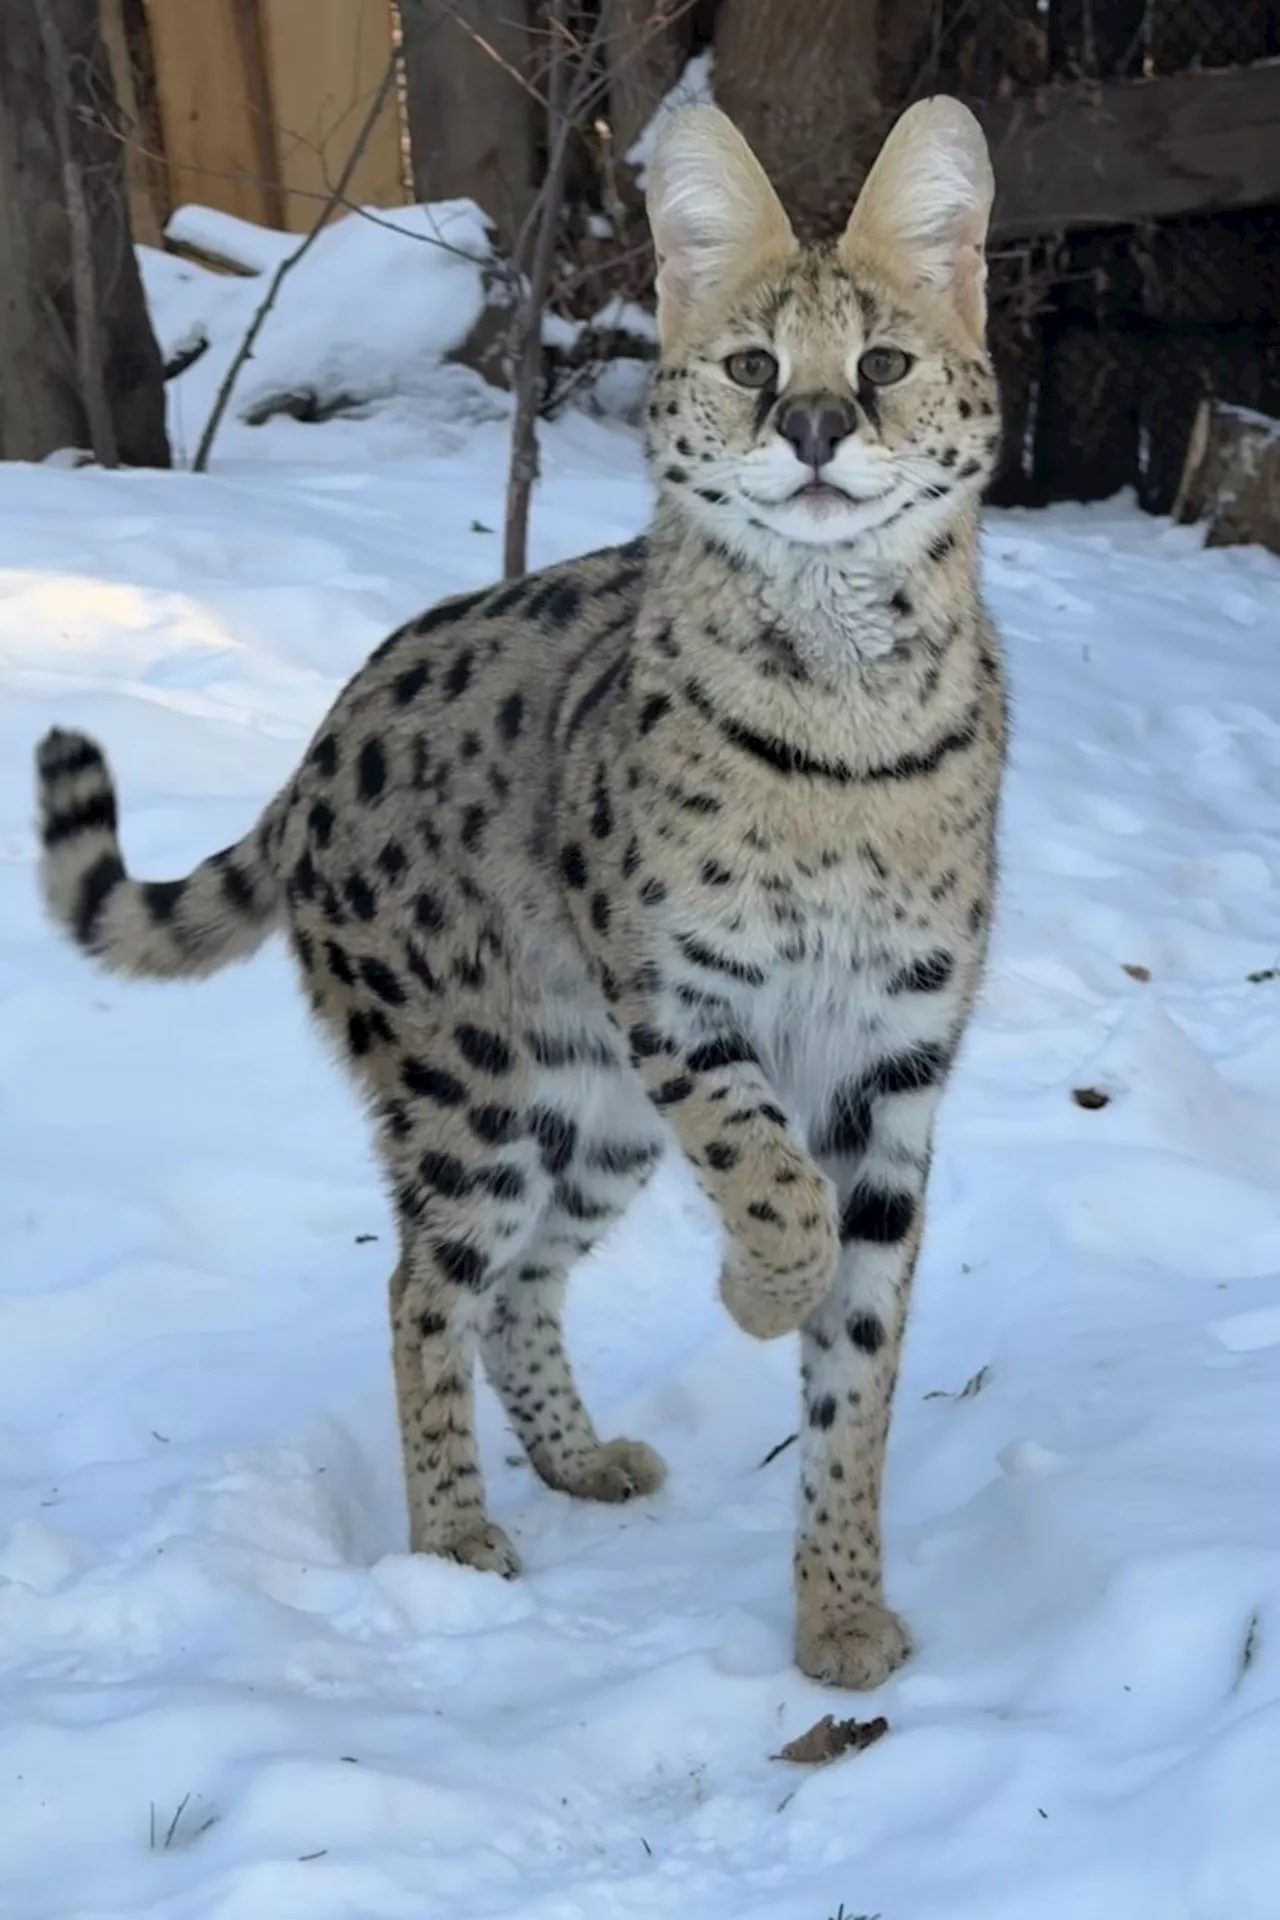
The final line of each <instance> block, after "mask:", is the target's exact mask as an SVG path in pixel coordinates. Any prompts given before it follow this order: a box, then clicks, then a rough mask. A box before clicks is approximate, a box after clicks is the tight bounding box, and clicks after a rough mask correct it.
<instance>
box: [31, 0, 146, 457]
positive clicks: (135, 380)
mask: <svg viewBox="0 0 1280 1920" xmlns="http://www.w3.org/2000/svg"><path fill="white" fill-rule="evenodd" d="M42 14H43V18H44V22H45V28H46V31H45V33H44V34H43V35H42V32H41V19H42ZM50 23H52V28H53V37H52V43H53V44H57V43H60V45H61V49H62V50H63V52H64V54H65V66H64V69H63V72H62V74H61V76H55V77H59V78H60V80H61V81H62V82H63V83H65V85H60V86H59V87H55V86H53V85H51V82H50V69H49V63H48V59H47V57H46V52H45V48H46V46H47V45H48V44H51V40H50V34H49V27H50ZM66 88H69V90H70V91H69V99H68V97H67V93H66V90H65V89H66ZM116 127H117V116H116V105H115V99H114V95H113V93H112V88H111V73H110V67H109V63H108V61H107V56H106V52H105V50H104V47H103V44H102V39H101V36H100V32H99V25H98V5H97V0H44V4H43V7H42V6H41V4H39V0H0V458H3V459H7V460H42V459H44V458H45V456H46V455H47V454H50V453H53V452H54V451H56V450H57V449H58V448H60V447H87V446H89V445H90V444H91V439H92V436H91V433H90V423H89V412H88V407H87V404H86V403H87V401H95V400H96V406H95V412H96V413H97V415H98V428H99V431H98V435H97V437H98V439H99V441H100V442H101V441H104V440H105V442H106V444H107V445H108V446H110V448H111V449H112V451H113V452H118V455H119V458H120V459H121V460H122V461H124V462H125V463H126V464H129V465H133V466H155V467H167V466H168V465H169V445H168V441H167V439H166V437H165V426H164V375H163V370H162V367H161V362H160V350H159V348H158V346H157V345H156V340H155V335H154V334H153V332H152V330H151V322H150V320H149V318H148V315H147V310H146V304H145V302H144V300H143V295H142V282H141V278H140V276H139V273H138V262H137V256H136V255H135V253H134V250H133V243H132V239H131V237H130V232H129V216H128V202H127V192H126V185H125V163H124V153H123V148H122V144H121V142H120V140H119V139H118V138H117V134H116V131H115V129H116ZM69 202H70V205H69ZM77 234H78V235H79V238H80V241H81V243H82V244H79V245H77V244H76V236H77ZM77 294H78V295H79V307H78V308H77ZM86 301H88V302H89V303H90V306H91V310H89V311H86ZM87 374H88V375H89V376H91V377H90V378H86V375H87ZM86 387H88V388H89V391H88V393H86ZM104 408H105V416H104V411H103V410H104Z"/></svg>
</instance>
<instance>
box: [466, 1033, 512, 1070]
mask: <svg viewBox="0 0 1280 1920" xmlns="http://www.w3.org/2000/svg"><path fill="white" fill-rule="evenodd" d="M453 1038H454V1042H455V1044H456V1045H457V1049H458V1052H459V1053H460V1054H461V1055H462V1057H463V1059H464V1060H465V1061H466V1062H467V1064H468V1066H472V1067H475V1069H476V1070H477V1072H479V1073H495V1074H497V1073H510V1071H511V1048H510V1047H509V1046H508V1045H507V1043H506V1041H505V1040H504V1039H503V1037H502V1035H501V1034H500V1033H493V1032H491V1031H490V1030H489V1029H488V1028H487V1027H473V1026H470V1025H468V1024H465V1023H464V1024H463V1025H462V1026H460V1027H455V1028H454V1030H453Z"/></svg>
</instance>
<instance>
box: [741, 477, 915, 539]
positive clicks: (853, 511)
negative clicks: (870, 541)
mask: <svg viewBox="0 0 1280 1920" xmlns="http://www.w3.org/2000/svg"><path fill="white" fill-rule="evenodd" d="M888 492H889V490H888V489H886V491H885V492H884V493H877V494H873V495H871V496H870V497H869V498H867V499H864V500H855V499H854V498H853V497H852V496H851V495H850V494H847V493H843V492H841V490H840V489H839V488H838V487H826V486H815V487H804V488H802V489H801V490H800V491H799V492H797V493H793V494H789V495H788V496H787V498H786V499H785V500H777V501H773V502H771V503H769V504H768V505H765V504H764V503H763V502H760V501H752V503H751V518H752V521H753V523H754V524H756V525H758V526H761V527H764V528H766V529H767V530H768V532H770V533H772V534H774V535H776V536H779V537H780V538H782V539H783V540H789V541H793V542H794V543H795V544H796V545H797V546H804V547H833V546H847V545H848V543H849V542H850V541H851V540H856V539H857V538H858V536H859V535H860V534H863V533H871V532H873V531H874V530H875V528H877V527H878V526H880V525H881V523H882V521H883V519H884V514H885V502H886V500H887V498H888Z"/></svg>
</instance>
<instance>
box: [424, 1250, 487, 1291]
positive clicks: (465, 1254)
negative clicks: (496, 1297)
mask: <svg viewBox="0 0 1280 1920" xmlns="http://www.w3.org/2000/svg"><path fill="white" fill-rule="evenodd" d="M431 1251H432V1253H433V1254H434V1256H435V1260H436V1264H437V1266H438V1267H439V1268H440V1270H441V1272H442V1273H443V1274H444V1275H445V1277H446V1278H447V1279H449V1280H452V1282H453V1284H454V1286H455V1287H462V1288H464V1289H465V1290H466V1292H468V1293H479V1292H481V1290H482V1289H483V1287H484V1284H485V1281H486V1279H487V1278H488V1273H489V1263H488V1261H487V1260H486V1259H485V1257H484V1255H483V1254H482V1253H481V1251H480V1249H479V1248H478V1247H473V1246H472V1245H471V1244H470V1242H469V1241H467V1240H437V1241H435V1242H434V1243H433V1245H432V1248H431Z"/></svg>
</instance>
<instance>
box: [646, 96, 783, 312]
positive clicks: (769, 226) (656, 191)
mask: <svg viewBox="0 0 1280 1920" xmlns="http://www.w3.org/2000/svg"><path fill="white" fill-rule="evenodd" d="M646 199H647V202H648V209H649V225H650V227H651V229H652V232H653V244H654V250H655V252H656V254H657V257H658V330H659V332H660V334H661V336H662V339H663V342H664V343H666V342H668V341H670V340H672V339H673V338H675V336H676V335H677V334H678V333H679V332H680V331H681V329H682V328H683V327H684V326H685V325H686V324H687V323H688V322H690V321H695V320H696V319H697V318H698V316H699V314H700V313H701V312H703V311H706V310H709V309H710V308H712V307H714V306H715V305H716V303H717V302H719V301H721V300H722V299H723V298H724V297H725V295H726V294H727V293H729V292H731V291H732V288H733V286H734V284H735V283H736V282H737V281H740V280H742V279H744V278H745V277H746V275H747V274H749V273H750V272H751V271H752V269H753V268H757V267H759V266H760V265H761V263H762V262H763V261H765V260H766V259H768V260H773V259H780V258H784V257H786V256H787V255H789V254H791V253H793V252H794V251H795V245H796V240H795V235H794V234H793V232H792V231H791V223H790V221H789V220H788V219H787V216H786V214H785V213H784V212H783V210H782V203H781V201H780V200H779V199H778V196H777V194H776V193H775V192H774V190H773V188H772V187H771V186H770V185H769V182H768V179H767V178H766V176H765V172H764V169H763V168H762V167H761V165H760V162H759V161H758V160H757V159H756V157H755V155H754V154H753V153H752V151H751V149H750V147H749V146H748V145H747V143H746V141H745V140H744V139H743V137H742V135H741V134H740V133H739V132H738V129H737V128H736V127H735V126H734V125H733V122H732V121H731V120H728V119H727V118H726V117H725V115H724V114H723V113H721V112H720V111H719V109H718V108H717V107H706V106H690V107H677V108H676V109H675V111H674V112H672V113H670V114H668V116H667V118H666V119H665V120H664V121H663V122H662V123H661V125H660V127H659V129H658V135H657V140H656V142H655V145H654V152H653V158H652V159H651V160H650V162H649V185H648V189H647V194H646Z"/></svg>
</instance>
